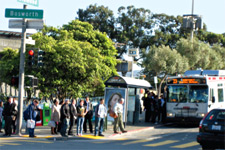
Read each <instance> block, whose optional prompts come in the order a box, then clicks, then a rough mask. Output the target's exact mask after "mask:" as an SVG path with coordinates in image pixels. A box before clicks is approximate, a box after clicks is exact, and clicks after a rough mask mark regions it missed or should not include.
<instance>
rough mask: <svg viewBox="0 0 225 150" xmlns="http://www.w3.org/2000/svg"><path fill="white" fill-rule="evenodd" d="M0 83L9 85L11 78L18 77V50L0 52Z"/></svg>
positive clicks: (7, 49) (8, 49) (9, 49)
mask: <svg viewBox="0 0 225 150" xmlns="http://www.w3.org/2000/svg"><path fill="white" fill-rule="evenodd" d="M0 55H1V56H2V58H1V60H0V68H1V73H0V83H2V82H5V83H7V84H10V82H11V78H12V76H18V75H19V53H18V50H14V49H12V48H5V49H4V50H3V51H1V52H0Z"/></svg>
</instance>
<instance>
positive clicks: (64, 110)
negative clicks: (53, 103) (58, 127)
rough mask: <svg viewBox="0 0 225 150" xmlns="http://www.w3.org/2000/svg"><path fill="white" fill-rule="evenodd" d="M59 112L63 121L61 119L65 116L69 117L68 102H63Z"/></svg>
mask: <svg viewBox="0 0 225 150" xmlns="http://www.w3.org/2000/svg"><path fill="white" fill-rule="evenodd" d="M60 113H61V117H60V119H61V121H63V119H65V118H67V119H69V118H70V107H69V105H68V104H63V105H62V107H61V110H60Z"/></svg>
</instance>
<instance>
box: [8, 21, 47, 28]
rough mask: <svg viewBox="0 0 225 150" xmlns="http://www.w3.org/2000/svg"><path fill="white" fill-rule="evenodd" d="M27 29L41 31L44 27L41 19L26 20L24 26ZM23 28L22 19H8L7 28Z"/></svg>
mask: <svg viewBox="0 0 225 150" xmlns="http://www.w3.org/2000/svg"><path fill="white" fill-rule="evenodd" d="M26 25H27V26H26V28H27V29H42V28H43V26H44V21H43V20H42V19H28V20H27V24H26ZM22 27H23V20H22V19H10V20H9V28H16V29H18V28H19V29H20V28H22Z"/></svg>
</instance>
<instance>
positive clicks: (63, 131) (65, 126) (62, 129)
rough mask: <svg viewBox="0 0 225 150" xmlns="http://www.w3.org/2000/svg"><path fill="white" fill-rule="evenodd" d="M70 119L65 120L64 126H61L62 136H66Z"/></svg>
mask: <svg viewBox="0 0 225 150" xmlns="http://www.w3.org/2000/svg"><path fill="white" fill-rule="evenodd" d="M69 121H70V120H69V119H67V118H64V119H63V121H62V126H61V130H60V134H61V135H62V136H65V135H66V130H67V128H68V125H69Z"/></svg>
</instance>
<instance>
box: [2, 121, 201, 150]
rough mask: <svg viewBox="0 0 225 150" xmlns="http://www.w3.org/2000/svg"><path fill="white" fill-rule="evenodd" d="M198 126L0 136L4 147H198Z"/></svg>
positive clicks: (6, 149)
mask: <svg viewBox="0 0 225 150" xmlns="http://www.w3.org/2000/svg"><path fill="white" fill-rule="evenodd" d="M197 134H198V128H197V127H180V126H174V125H171V126H161V127H158V128H155V129H146V130H143V131H137V132H132V133H126V134H121V135H115V136H113V137H110V138H100V137H97V138H95V137H93V136H92V135H90V136H85V138H56V139H54V138H33V139H30V138H2V137H1V138H0V150H15V149H16V150H31V149H32V150H45V149H46V150H63V149H64V150H72V149H73V150H74V149H98V150H99V149H100V150H101V149H102V150H103V149H104V150H115V149H120V150H121V149H124V150H131V149H135V150H139V149H140V150H141V149H148V150H170V149H171V150H174V149H175V150H176V149H178V150H179V149H180V150H197V149H201V146H200V145H199V144H198V143H197V142H196V135H197Z"/></svg>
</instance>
